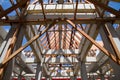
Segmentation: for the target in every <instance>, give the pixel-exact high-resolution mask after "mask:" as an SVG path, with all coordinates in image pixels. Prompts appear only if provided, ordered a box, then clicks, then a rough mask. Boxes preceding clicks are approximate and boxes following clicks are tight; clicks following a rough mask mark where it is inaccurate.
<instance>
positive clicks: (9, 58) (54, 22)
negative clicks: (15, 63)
mask: <svg viewBox="0 0 120 80" xmlns="http://www.w3.org/2000/svg"><path fill="white" fill-rule="evenodd" d="M58 21H59V20H54V21H53V22H52V23H51V24H50V25H49V26H47V27H46V29H45V30H43V31H42V33H41V34H38V35H36V36H34V37H33V38H32V39H31V40H29V41H28V42H27V43H26V44H25V45H23V46H22V47H20V48H19V49H18V50H16V51H15V52H13V53H12V54H11V55H10V56H9V57H8V58H7V59H6V60H5V61H3V62H2V63H1V65H0V67H3V66H4V65H5V64H6V63H7V62H8V61H10V60H11V59H12V58H14V57H15V56H16V55H17V54H19V53H20V52H21V51H22V50H23V49H25V48H26V47H27V46H29V45H30V44H31V43H32V42H34V41H35V40H37V39H38V38H39V37H40V36H41V35H42V34H44V33H45V32H46V31H47V30H48V29H50V28H51V27H52V26H53V25H55V24H56V23H58Z"/></svg>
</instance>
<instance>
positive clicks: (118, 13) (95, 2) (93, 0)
mask: <svg viewBox="0 0 120 80" xmlns="http://www.w3.org/2000/svg"><path fill="white" fill-rule="evenodd" d="M87 1H90V2H91V3H93V4H94V5H96V6H99V7H100V8H102V9H104V10H106V11H108V12H110V13H112V14H114V15H116V16H117V17H120V12H119V11H117V10H115V9H113V8H111V7H109V6H107V5H105V4H103V3H100V2H99V1H97V0H87Z"/></svg>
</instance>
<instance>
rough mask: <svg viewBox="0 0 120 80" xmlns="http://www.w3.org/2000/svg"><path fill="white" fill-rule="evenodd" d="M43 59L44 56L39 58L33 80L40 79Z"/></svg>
mask: <svg viewBox="0 0 120 80" xmlns="http://www.w3.org/2000/svg"><path fill="white" fill-rule="evenodd" d="M43 61H44V58H43V59H42V60H41V62H38V63H37V69H36V75H35V80H41V79H42V68H43Z"/></svg>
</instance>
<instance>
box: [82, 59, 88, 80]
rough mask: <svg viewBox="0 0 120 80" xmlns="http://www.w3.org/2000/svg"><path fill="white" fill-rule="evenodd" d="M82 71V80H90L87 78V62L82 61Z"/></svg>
mask: <svg viewBox="0 0 120 80" xmlns="http://www.w3.org/2000/svg"><path fill="white" fill-rule="evenodd" d="M80 67H81V69H80V71H81V78H82V80H88V78H87V71H86V65H85V62H84V61H81V62H80Z"/></svg>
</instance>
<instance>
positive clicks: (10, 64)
mask: <svg viewBox="0 0 120 80" xmlns="http://www.w3.org/2000/svg"><path fill="white" fill-rule="evenodd" d="M15 26H16V27H19V26H17V25H15ZM12 31H14V27H12V29H11V31H10V32H12ZM24 31H25V28H24V27H23V26H22V27H20V29H19V31H18V34H17V35H16V37H19V39H17V40H16V43H15V47H13V50H16V49H18V48H19V47H20V46H21V45H22V40H23V36H24ZM8 34H10V33H8ZM14 62H15V60H14V59H12V60H11V61H10V62H8V65H7V66H6V68H5V71H4V74H3V78H2V80H10V77H11V74H12V71H13V67H14ZM20 80H21V79H20Z"/></svg>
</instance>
